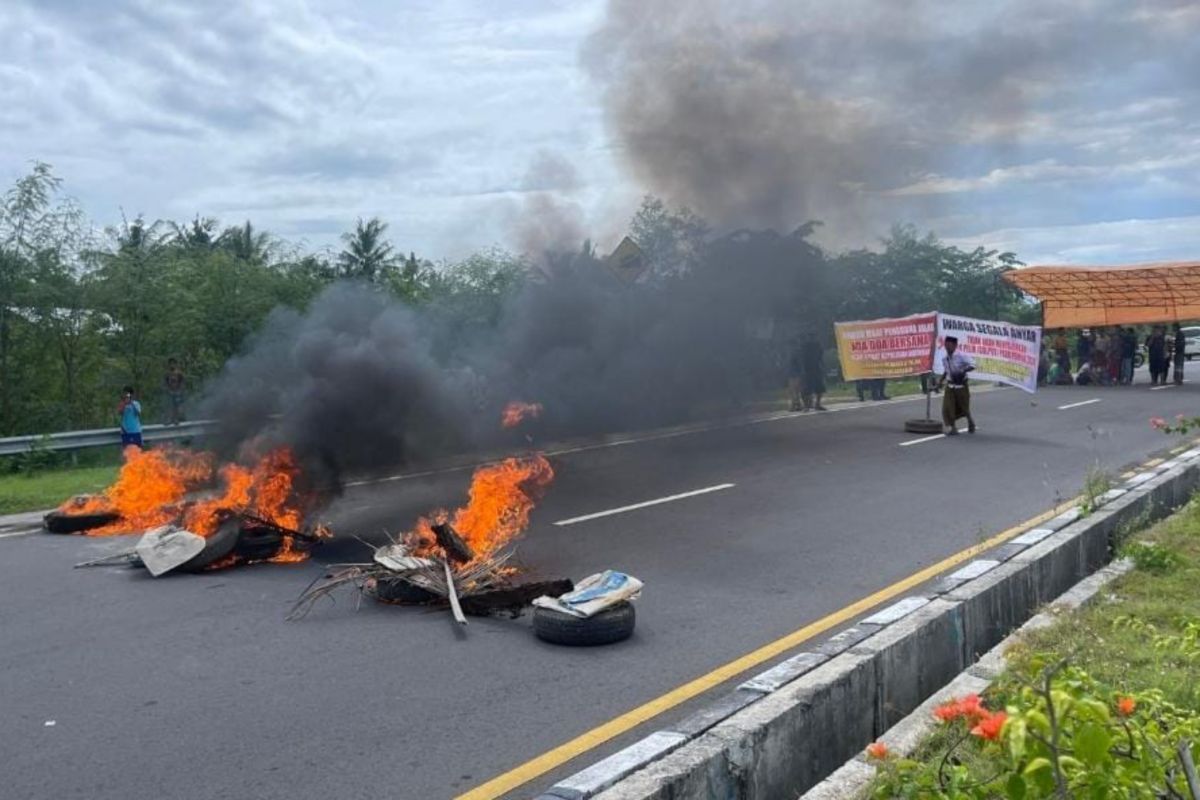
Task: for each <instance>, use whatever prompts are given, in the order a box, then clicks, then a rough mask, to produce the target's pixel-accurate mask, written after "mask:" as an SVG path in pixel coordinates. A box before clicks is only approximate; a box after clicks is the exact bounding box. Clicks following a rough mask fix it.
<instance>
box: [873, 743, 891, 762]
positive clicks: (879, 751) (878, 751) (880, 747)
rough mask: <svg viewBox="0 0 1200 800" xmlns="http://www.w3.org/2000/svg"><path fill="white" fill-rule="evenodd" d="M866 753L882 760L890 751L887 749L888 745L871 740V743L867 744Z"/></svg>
mask: <svg viewBox="0 0 1200 800" xmlns="http://www.w3.org/2000/svg"><path fill="white" fill-rule="evenodd" d="M867 755H868V756H870V757H871V758H874V759H877V760H879V761H883V760H884V759H885V758H887V757H888V755H890V752H889V751H888V746H887V745H886V744H884V743H883V742H871V744H869V745H867Z"/></svg>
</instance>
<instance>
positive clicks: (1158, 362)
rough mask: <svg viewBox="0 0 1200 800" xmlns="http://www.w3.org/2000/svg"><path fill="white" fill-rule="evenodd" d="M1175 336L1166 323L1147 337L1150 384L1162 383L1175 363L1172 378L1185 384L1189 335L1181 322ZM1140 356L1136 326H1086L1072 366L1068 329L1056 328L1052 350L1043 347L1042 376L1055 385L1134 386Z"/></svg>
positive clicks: (1175, 330)
mask: <svg viewBox="0 0 1200 800" xmlns="http://www.w3.org/2000/svg"><path fill="white" fill-rule="evenodd" d="M1173 333H1174V335H1173V336H1168V335H1167V328H1166V326H1165V325H1156V326H1154V328H1153V330H1152V331H1151V332H1150V335H1149V336H1147V337H1146V340H1145V347H1146V360H1147V362H1149V366H1150V384H1151V385H1152V386H1155V385H1163V384H1166V382H1167V372H1168V371H1169V370H1170V368H1171V366H1172V364H1173V365H1174V375H1173V379H1174V381H1175V383H1176V384H1181V383H1183V365H1184V362H1185V360H1186V358H1187V338H1186V337H1185V336H1184V333H1183V330H1182V329H1181V328H1180V326H1179V323H1176V324H1175V327H1174V332H1173ZM1137 355H1138V334H1137V332H1136V331H1135V330H1134V329H1133V328H1128V327H1127V328H1120V327H1114V328H1111V329H1105V328H1098V329H1097V330H1096V331H1095V332H1093V331H1091V330H1089V329H1086V328H1085V329H1084V330H1082V331H1080V332H1079V336H1078V338H1077V339H1076V342H1075V356H1076V359H1077V362H1076V364H1077V366H1076V369H1075V371H1074V372H1072V369H1071V355H1070V352H1069V345H1068V342H1067V334H1066V331H1063V330H1059V331H1056V332H1055V334H1054V337H1053V338H1052V339H1051V346H1050V348H1049V352H1046V351H1045V350H1043V353H1042V364H1041V368H1040V369H1039V379H1040V380H1041V382H1043V383H1047V384H1050V385H1053V386H1070V385H1078V386H1088V385H1096V386H1114V385H1116V386H1132V385H1133V374H1134V368H1135V365H1136V363H1137Z"/></svg>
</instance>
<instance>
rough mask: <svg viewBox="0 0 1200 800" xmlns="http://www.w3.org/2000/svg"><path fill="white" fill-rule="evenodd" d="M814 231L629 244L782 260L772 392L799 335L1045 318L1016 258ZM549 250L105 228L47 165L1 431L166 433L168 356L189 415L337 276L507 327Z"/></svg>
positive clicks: (643, 227)
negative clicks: (891, 322)
mask: <svg viewBox="0 0 1200 800" xmlns="http://www.w3.org/2000/svg"><path fill="white" fill-rule="evenodd" d="M800 222H803V221H802V220H801V221H798V224H799V223H800ZM815 227H816V224H815V223H809V224H804V225H800V227H799V228H797V229H796V230H795V231H794V232H793V233H790V234H786V235H784V234H777V233H775V232H773V231H757V232H746V231H741V232H737V233H735V234H728V235H723V236H722V235H718V234H717V233H715V232H713V231H712V230H711V229H710V227H709V225H708V224H707V223H706V222H705V221H704V220H702V219H700V218H698V217H697V216H696V215H695V214H693V213H691V212H690V211H688V210H687V209H672V208H669V207H668V206H667V205H666V204H664V203H663V201H661V200H658V199H656V198H653V197H647V198H646V199H645V200H644V201H643V203H642V205H641V207H640V208H639V209H638V210H637V212H636V213H635V214H634V215H633V218H632V219H631V220H630V223H629V226H628V233H629V235H630V236H631V237H632V238H633V239H634V240H635V241H637V242H638V243H639V244H640V246H641V249H642V252H643V255H644V260H645V264H646V272H645V275H644V277H643V278H642V279H641V282H642V283H646V284H654V285H658V284H662V283H663V282H667V281H673V280H681V279H682V280H686V278H687V276H688V275H690V274H693V272H694V271H695V270H696V269H697V265H700V264H704V265H705V266H706V268H707V269H709V270H710V271H711V270H712V269H714V268H715V269H717V270H719V271H722V272H728V273H730V274H733V273H736V274H737V277H738V280H739V281H741V282H745V283H753V282H754V280H755V278H756V276H757V275H758V273H760V272H762V271H763V270H767V269H773V268H774V267H772V266H771V265H770V264H768V263H767V262H768V261H769V259H768V258H767V257H766V256H764V253H770V254H773V255H772V257H773V258H775V260H776V262H778V263H786V264H787V265H788V269H790V270H791V273H790V274H791V276H792V279H793V280H792V283H793V284H795V285H797V286H799V287H800V288H801V289H802V291H800V292H799V293H798V294H795V296H792V295H789V296H787V297H783V296H780V297H778V298H774V303H775V305H774V306H773V307H770V308H764V307H759V306H755V307H753V308H747V309H745V319H744V322H745V329H746V331H747V334H746V335H747V336H749V337H751V338H752V340H753V341H752V342H751V346H750V348H749V349H750V351H752V352H754V353H755V354H757V355H759V356H761V361H762V368H761V369H760V370H758V372H757V373H756V374H757V375H758V376H759V377H758V378H756V380H758V382H760V383H761V386H756V387H755V388H756V390H761V396H763V397H770V396H771V395H772V394H773V393H774V392H775V391H777V390H779V388H780V387H782V386H783V385H784V384H785V382H786V369H787V356H788V349H789V348H790V346H791V343H792V341H794V339H795V337H796V336H797V335H798V330H799V328H800V327H802V326H803V325H813V326H817V327H818V328H819V329H820V330H822V331H826V332H827V331H828V330H829V326H830V324H831V323H832V321H833V320H834V319H864V318H871V317H876V316H895V315H902V314H908V313H911V312H913V311H924V310H928V309H934V308H938V309H941V310H944V311H947V312H950V313H956V314H965V315H969V316H981V317H989V318H994V317H1003V318H1010V319H1014V320H1017V321H1021V320H1022V319H1026V318H1029V317H1030V316H1033V315H1036V308H1035V307H1034V306H1032V305H1030V304H1028V303H1026V302H1024V301H1022V300H1021V298H1020V296H1019V294H1018V293H1017V292H1016V290H1014V289H1012V288H1011V287H1009V286H1008V284H1006V283H1005V282H1003V281H1001V280H999V275H1000V273H1002V272H1004V271H1005V270H1007V269H1009V268H1011V267H1012V266H1014V265H1015V264H1017V263H1019V262H1018V261H1017V260H1016V257H1015V256H1014V255H1013V254H1012V253H999V252H996V251H993V250H986V249H983V248H975V249H972V250H963V249H960V248H957V247H951V246H947V245H944V244H942V243H941V242H940V241H938V240H937V239H936V238H935V237H934V236H932V235H931V234H930V235H921V234H920V233H919V232H918V231H917V230H916V229H914V228H911V227H897V228H895V229H894V230H893V231H892V233H891V234H890V235H889V236H888V237H886V238H885V239H883V240H882V241H881V242H880V243H879V246H878V247H877V248H876V249H872V250H856V251H852V252H845V253H839V254H833V253H828V252H826V251H824V250H822V249H821V248H820V247H818V246H817V245H816V244H814V243H813V242H812V240H811V235H812V233H813V231H814V229H815ZM609 244H615V243H609ZM576 248H577V249H576V251H575V252H574V253H567V254H554V256H555V257H559V256H562V257H564V258H567V259H569V260H571V262H572V263H573V264H575V265H577V266H579V267H580V268H581V269H596V270H604V269H606V267H605V264H604V261H603V254H600V253H597V252H596V249H595V248H594V247H593V246H592V244H591V243H590V242H587V241H581V242H579V243H578V244H577V245H576ZM549 255H550V254H546V253H530V254H518V253H513V252H509V251H507V250H504V249H502V248H489V249H485V250H483V251H481V252H477V253H474V254H472V255H469V256H467V257H465V258H462V259H459V260H453V261H450V260H438V259H436V258H431V257H428V256H425V255H422V254H418V253H414V252H412V251H411V250H406V249H404V247H403V243H399V242H392V241H391V240H390V239H389V237H388V226H387V224H386V223H385V222H383V221H381V220H379V219H368V220H358V222H357V223H356V224H355V225H354V227H353V228H352V229H351V230H349V231H347V232H346V233H345V234H343V235H342V237H341V242H340V245H339V246H338V247H336V248H315V249H313V248H306V247H305V246H304V245H303V244H296V243H289V242H287V241H285V240H283V239H282V238H280V237H277V236H275V235H273V234H271V233H270V232H268V231H265V230H262V229H260V228H259V227H258V226H256V225H255V224H254V223H253V222H252V221H244V220H238V221H235V223H234V224H226V223H222V222H220V221H218V220H217V219H214V218H211V217H205V216H201V215H197V216H196V217H194V218H193V219H191V220H184V221H179V220H167V219H155V218H153V217H143V216H138V217H135V218H133V219H124V220H122V222H121V223H120V224H119V225H114V226H111V227H109V228H107V229H104V230H101V229H100V228H99V226H97V225H96V224H95V223H93V222H92V221H91V220H89V219H88V218H87V217H86V216H85V215H84V214H83V212H82V210H81V209H80V208H79V207H78V206H77V205H76V204H75V203H74V202H72V201H71V200H70V199H69V196H68V195H66V194H65V192H64V187H62V185H61V182H60V180H59V178H58V177H57V176H56V175H55V174H54V171H53V170H52V168H51V167H50V166H49V165H47V164H42V163H37V164H35V165H34V166H33V167H32V169H31V171H30V172H29V174H27V175H25V176H24V177H21V178H20V179H18V180H17V181H16V182H15V183H14V184H13V185H12V186H11V187H10V188H9V189H8V190H7V191H4V192H3V193H2V194H0V436H14V435H20V434H39V433H46V432H51V431H61V430H74V429H81V428H89V427H103V426H108V425H115V418H114V407H115V403H116V399H117V397H118V394H119V390H120V388H121V387H122V386H123V385H125V384H133V385H135V386H137V387H138V389H139V391H140V394H141V399H142V401H143V404H144V409H145V411H144V414H145V421H146V422H151V423H152V422H160V421H164V417H165V411H166V409H167V408H168V406H169V404H168V402H167V398H166V390H165V387H164V385H163V382H164V377H165V372H166V367H167V359H169V358H175V359H177V361H178V363H179V365H180V366H181V367H182V369H183V372H184V375H185V376H186V380H187V394H188V399H189V402H188V406H187V408H186V410H187V411H188V413H189V414H190V415H192V416H193V417H194V416H195V414H196V413H198V411H197V409H195V407H194V401H195V399H196V397H197V396H198V395H199V394H200V391H201V389H202V387H203V386H204V385H205V383H206V382H207V381H208V379H210V378H211V377H212V376H214V375H215V374H216V373H217V372H218V371H219V370H220V369H221V368H222V366H223V365H224V364H225V363H226V362H227V361H228V360H229V359H230V358H231V357H233V356H235V355H237V354H239V353H240V352H243V351H244V349H245V346H246V343H247V340H248V338H249V337H251V336H253V334H254V333H255V332H256V331H258V330H259V329H260V328H261V327H262V324H263V322H264V320H265V319H266V318H267V316H268V315H269V314H271V313H272V312H273V311H275V310H276V309H297V310H303V309H305V308H307V307H308V305H309V304H310V303H311V301H312V300H313V299H314V298H315V297H316V296H317V295H318V294H320V293H321V291H322V290H324V289H325V288H326V287H327V286H328V285H329V284H331V283H333V282H335V281H339V280H354V281H358V282H360V283H365V284H369V285H370V286H372V287H374V288H375V289H376V290H377V291H379V292H381V293H385V294H386V295H388V296H389V297H391V298H394V299H395V300H396V301H397V302H400V303H403V304H408V305H412V306H421V307H431V308H433V309H435V311H436V314H435V316H436V318H437V319H438V320H439V321H441V322H444V323H445V328H446V330H448V331H466V330H469V331H476V332H478V331H484V332H487V331H490V330H492V329H495V328H497V327H498V326H500V325H503V324H504V322H503V319H504V314H503V313H502V312H503V310H504V309H505V308H506V307H507V306H508V305H509V304H510V302H511V300H512V299H513V298H514V297H515V296H516V295H517V294H518V293H520V292H521V291H522V289H523V287H525V286H526V285H527V284H530V283H535V282H536V283H545V282H552V281H554V280H556V277H555V276H554V275H553V274H547V272H546V271H545V270H543V269H541V268H540V267H542V266H544V265H545V264H546V263H547V262H548V259H549ZM622 288H623V289H628V287H624V286H623V287H622ZM739 313H740V312H739ZM756 365H757V361H756ZM443 366H446V367H451V366H454V365H452V364H444V365H443ZM852 392H853V390H852V388H851V389H850V394H851V395H852Z"/></svg>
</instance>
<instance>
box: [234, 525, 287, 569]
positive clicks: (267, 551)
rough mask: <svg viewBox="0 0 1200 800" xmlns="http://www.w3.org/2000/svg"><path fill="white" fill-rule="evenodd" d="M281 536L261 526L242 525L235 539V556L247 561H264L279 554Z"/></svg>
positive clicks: (281, 543) (281, 541)
mask: <svg viewBox="0 0 1200 800" xmlns="http://www.w3.org/2000/svg"><path fill="white" fill-rule="evenodd" d="M282 547H283V535H282V534H280V533H279V532H278V531H274V530H271V529H270V528H265V527H261V526H252V525H242V527H241V535H240V536H239V537H238V539H237V544H236V547H235V549H236V550H237V554H238V555H239V556H241V557H242V558H244V559H246V560H247V561H266V560H267V559H269V558H272V557H274V556H276V555H278V554H279V550H280V548H282Z"/></svg>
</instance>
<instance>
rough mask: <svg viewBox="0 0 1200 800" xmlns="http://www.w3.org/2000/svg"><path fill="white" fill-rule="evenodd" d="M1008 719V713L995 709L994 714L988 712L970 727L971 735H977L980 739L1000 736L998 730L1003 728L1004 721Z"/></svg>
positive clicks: (990, 739)
mask: <svg viewBox="0 0 1200 800" xmlns="http://www.w3.org/2000/svg"><path fill="white" fill-rule="evenodd" d="M1007 719H1008V714H1006V713H1004V712H1003V711H997V712H996V713H995V714H988V715H987V716H985V717H983V719H981V720H980V721H979V724H978V725H976V726H975V727H974V728H971V735H973V736H978V737H980V738H981V739H987V740H989V741H993V740H995V739H999V738H1000V731H1001V730H1003V728H1004V722H1005V720H1007Z"/></svg>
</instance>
